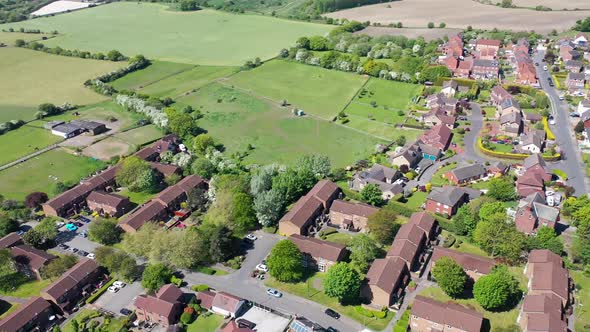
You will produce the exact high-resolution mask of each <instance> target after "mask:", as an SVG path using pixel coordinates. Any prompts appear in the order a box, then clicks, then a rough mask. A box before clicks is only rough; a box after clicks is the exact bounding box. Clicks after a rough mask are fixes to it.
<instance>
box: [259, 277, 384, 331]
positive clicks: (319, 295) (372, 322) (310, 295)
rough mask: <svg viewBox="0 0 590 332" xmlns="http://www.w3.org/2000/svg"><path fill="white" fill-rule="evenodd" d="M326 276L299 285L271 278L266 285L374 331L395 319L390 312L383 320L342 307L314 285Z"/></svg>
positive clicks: (351, 307)
mask: <svg viewBox="0 0 590 332" xmlns="http://www.w3.org/2000/svg"><path fill="white" fill-rule="evenodd" d="M324 275H325V274H324V273H320V272H317V273H315V274H313V275H312V276H310V277H309V278H308V279H307V280H306V281H302V282H298V283H284V282H280V281H276V280H275V279H272V278H270V279H268V280H267V281H266V282H265V285H267V286H269V287H272V288H276V289H280V290H282V291H284V292H287V293H289V294H293V295H297V296H300V297H302V298H306V299H308V300H311V301H314V302H317V303H319V304H321V305H324V306H327V307H330V308H332V309H334V310H336V311H337V312H339V313H340V314H342V315H346V316H348V317H350V318H352V319H354V320H356V321H357V322H360V323H363V322H365V323H366V327H367V328H369V329H372V330H374V331H381V330H383V329H384V328H385V327H386V326H387V324H388V323H389V321H391V319H392V318H393V313H392V312H390V311H388V313H387V316H386V317H385V318H383V319H377V318H365V317H364V316H362V315H361V314H359V313H358V312H357V311H356V310H355V309H354V306H352V305H342V304H340V303H339V302H338V300H336V299H334V298H331V297H328V296H327V295H326V294H324V293H323V292H322V291H321V290H318V289H316V288H315V287H314V285H317V284H321V282H322V278H323V277H324Z"/></svg>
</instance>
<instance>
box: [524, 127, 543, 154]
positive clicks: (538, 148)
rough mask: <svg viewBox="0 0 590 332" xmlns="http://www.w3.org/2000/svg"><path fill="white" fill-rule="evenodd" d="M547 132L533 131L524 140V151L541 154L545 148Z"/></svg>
mask: <svg viewBox="0 0 590 332" xmlns="http://www.w3.org/2000/svg"><path fill="white" fill-rule="evenodd" d="M545 136H546V134H545V131H544V130H536V129H531V130H529V132H528V133H527V134H526V135H525V136H524V138H523V139H522V142H521V145H522V149H523V150H525V151H529V152H531V153H541V152H543V149H544V148H545Z"/></svg>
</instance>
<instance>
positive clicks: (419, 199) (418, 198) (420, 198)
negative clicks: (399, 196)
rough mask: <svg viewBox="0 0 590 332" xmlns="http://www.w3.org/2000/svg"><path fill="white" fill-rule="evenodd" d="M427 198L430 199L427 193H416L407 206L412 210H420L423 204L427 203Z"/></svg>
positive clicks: (408, 200)
mask: <svg viewBox="0 0 590 332" xmlns="http://www.w3.org/2000/svg"><path fill="white" fill-rule="evenodd" d="M426 197H428V193H427V192H423V191H416V192H414V193H412V196H410V197H408V198H407V202H406V203H405V205H406V206H407V207H408V208H410V209H412V210H418V209H419V208H420V206H421V205H422V204H424V203H426Z"/></svg>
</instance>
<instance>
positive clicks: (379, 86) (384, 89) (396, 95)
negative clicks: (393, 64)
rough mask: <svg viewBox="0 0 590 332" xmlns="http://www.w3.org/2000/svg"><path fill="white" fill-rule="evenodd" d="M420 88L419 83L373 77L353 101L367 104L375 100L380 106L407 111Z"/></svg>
mask: <svg viewBox="0 0 590 332" xmlns="http://www.w3.org/2000/svg"><path fill="white" fill-rule="evenodd" d="M420 89H421V87H420V85H418V84H411V83H404V82H396V81H388V80H383V79H378V78H371V79H370V81H369V83H367V85H365V87H364V88H363V89H362V90H361V91H360V93H359V94H358V95H357V96H356V97H355V98H354V101H353V102H354V103H358V104H362V105H367V106H370V105H371V103H372V102H375V103H376V104H377V107H380V108H384V109H396V110H403V111H405V110H407V109H408V105H409V104H410V102H411V101H412V98H414V97H416V96H417V95H418V93H419V92H420Z"/></svg>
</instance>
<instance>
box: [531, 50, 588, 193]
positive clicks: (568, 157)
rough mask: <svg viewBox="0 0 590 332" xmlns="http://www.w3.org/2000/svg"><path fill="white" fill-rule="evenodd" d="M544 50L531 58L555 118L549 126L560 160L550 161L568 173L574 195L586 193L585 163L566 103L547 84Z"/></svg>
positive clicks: (548, 75) (549, 75)
mask: <svg viewBox="0 0 590 332" xmlns="http://www.w3.org/2000/svg"><path fill="white" fill-rule="evenodd" d="M544 56H545V52H544V51H539V52H538V53H535V54H534V55H533V60H534V61H535V62H536V63H539V65H538V66H537V77H538V78H539V82H540V84H541V87H542V89H543V91H545V93H547V96H548V97H549V100H550V102H551V113H552V114H553V117H554V118H555V125H552V126H551V130H552V131H553V134H554V135H555V138H556V143H557V146H559V148H560V149H561V151H562V154H563V157H562V160H560V161H559V162H556V163H552V165H551V166H552V167H553V168H559V169H561V170H562V171H564V172H566V173H567V175H568V181H567V183H568V185H570V186H572V187H573V188H574V189H575V190H576V195H583V194H587V193H588V192H589V191H590V190H589V188H590V185H589V183H588V178H587V177H586V173H585V171H584V170H585V165H584V163H583V162H582V159H581V156H580V150H579V149H578V142H577V140H576V136H575V133H574V130H573V128H572V126H570V123H569V111H568V107H567V103H566V102H564V101H561V100H559V91H558V90H557V89H556V88H555V87H552V86H549V83H548V79H549V78H550V77H551V73H550V72H549V71H545V70H543V66H545V65H547V64H546V63H545V62H544V61H543V58H544Z"/></svg>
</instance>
